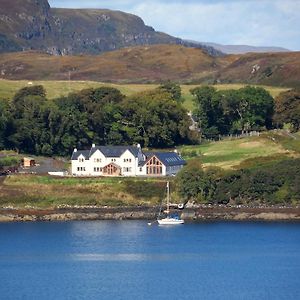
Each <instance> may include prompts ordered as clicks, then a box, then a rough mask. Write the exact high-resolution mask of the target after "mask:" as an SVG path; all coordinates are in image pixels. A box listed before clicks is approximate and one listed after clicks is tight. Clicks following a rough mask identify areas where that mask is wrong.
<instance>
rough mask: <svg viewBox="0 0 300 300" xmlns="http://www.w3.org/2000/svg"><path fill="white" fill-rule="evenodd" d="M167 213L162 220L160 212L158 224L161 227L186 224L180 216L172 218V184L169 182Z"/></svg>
mask: <svg viewBox="0 0 300 300" xmlns="http://www.w3.org/2000/svg"><path fill="white" fill-rule="evenodd" d="M164 212H165V213H166V217H165V218H160V215H161V209H160V211H159V215H158V218H157V222H158V224H159V225H178V224H184V220H182V219H180V217H179V216H171V215H170V182H169V181H168V182H167V210H165V211H164Z"/></svg>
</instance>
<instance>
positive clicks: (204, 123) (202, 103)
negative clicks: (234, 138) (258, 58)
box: [191, 86, 274, 138]
mask: <svg viewBox="0 0 300 300" xmlns="http://www.w3.org/2000/svg"><path fill="white" fill-rule="evenodd" d="M191 93H192V95H194V97H195V98H194V102H195V105H196V109H195V111H194V112H193V114H194V116H195V118H196V120H197V121H198V124H199V125H200V129H201V132H202V134H203V135H204V136H205V137H207V138H216V137H217V136H218V135H219V134H222V135H224V134H228V133H234V132H241V133H244V132H248V131H250V130H261V129H270V128H271V127H272V117H273V113H274V99H273V98H272V96H271V95H270V94H269V93H268V92H267V91H266V90H264V89H263V88H257V87H250V86H247V87H245V88H241V89H239V90H227V91H217V90H216V89H215V88H213V87H209V86H204V87H198V88H195V89H193V90H191Z"/></svg>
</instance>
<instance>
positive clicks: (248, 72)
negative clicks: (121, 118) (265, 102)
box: [0, 45, 300, 87]
mask: <svg viewBox="0 0 300 300" xmlns="http://www.w3.org/2000/svg"><path fill="white" fill-rule="evenodd" d="M0 78H2V79H10V80H22V79H25V80H69V79H70V80H92V81H98V82H115V83H159V82H161V81H164V80H174V81H178V82H181V83H195V84H200V83H201V84H202V83H205V84H206V83H207V84H216V83H218V84H220V83H221V84H231V83H242V84H259V85H269V86H280V87H299V85H300V52H286V53H250V54H244V55H227V56H224V57H215V56H211V55H209V54H207V53H206V52H205V51H204V50H202V49H198V48H188V47H184V46H182V45H152V46H136V47H130V48H124V49H120V50H116V51H111V52H106V53H103V54H101V55H94V56H92V55H85V56H84V55H78V56H53V55H49V54H46V53H42V52H36V51H29V52H17V53H5V54H2V55H1V56H0Z"/></svg>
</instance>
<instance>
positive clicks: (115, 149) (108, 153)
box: [90, 146, 140, 157]
mask: <svg viewBox="0 0 300 300" xmlns="http://www.w3.org/2000/svg"><path fill="white" fill-rule="evenodd" d="M139 149H140V148H139V147H137V146H96V147H92V148H91V151H90V156H92V155H93V154H94V153H95V152H96V151H97V150H100V151H101V152H102V153H103V155H104V156H105V157H120V156H121V155H122V154H123V153H124V152H125V151H127V150H129V151H130V152H131V153H132V154H133V155H134V157H138V153H139Z"/></svg>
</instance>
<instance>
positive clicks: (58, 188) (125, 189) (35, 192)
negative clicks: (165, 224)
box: [0, 175, 166, 208]
mask: <svg viewBox="0 0 300 300" xmlns="http://www.w3.org/2000/svg"><path fill="white" fill-rule="evenodd" d="M2 180H3V182H2V183H1V184H0V207H8V206H14V207H38V208H49V207H58V206H68V205H70V206H73V205H78V206H131V205H146V206H147V205H149V206H150V205H151V206H153V205H158V204H159V203H160V202H161V200H162V199H163V197H165V184H166V183H165V179H163V180H160V179H152V180H149V179H126V178H122V179H120V178H53V177H50V176H38V175H17V176H8V177H5V178H3V179H2Z"/></svg>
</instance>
